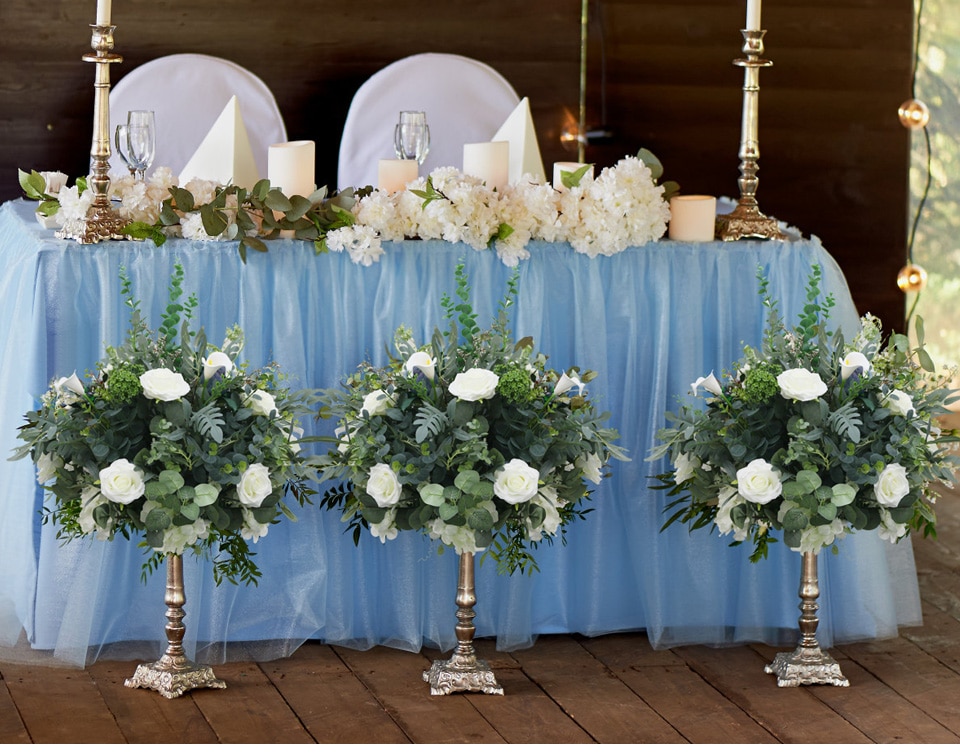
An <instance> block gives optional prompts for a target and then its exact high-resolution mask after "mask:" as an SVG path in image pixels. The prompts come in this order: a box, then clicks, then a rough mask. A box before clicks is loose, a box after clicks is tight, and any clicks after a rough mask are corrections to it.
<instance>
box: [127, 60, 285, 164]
mask: <svg viewBox="0 0 960 756" xmlns="http://www.w3.org/2000/svg"><path fill="white" fill-rule="evenodd" d="M233 95H236V96H237V101H238V102H239V104H240V114H241V116H242V117H243V123H244V126H245V127H246V129H247V136H248V137H249V139H250V147H251V148H252V150H253V157H254V160H255V161H256V164H257V170H258V171H259V174H260V175H261V176H266V175H267V151H268V148H269V146H270V145H271V144H276V143H277V142H286V141H287V128H286V126H285V125H284V122H283V116H282V115H281V113H280V109H279V108H278V107H277V101H276V99H275V98H274V96H273V93H272V92H271V91H270V89H269V88H268V87H267V85H266V84H264V82H263V80H262V79H260V78H259V77H257V76H256V75H255V74H253V73H251V72H250V71H248V70H247V69H245V68H243V67H242V66H239V65H237V64H236V63H234V62H232V61H229V60H225V59H223V58H217V57H214V56H211V55H201V54H197V53H179V54H176V55H167V56H164V57H161V58H155V59H154V60H151V61H148V62H146V63H144V64H143V65H140V66H137V67H136V68H134V69H133V70H132V71H130V72H129V73H128V74H126V75H124V76H123V77H122V78H121V79H120V80H119V81H118V82H117V83H116V85H115V86H114V87H113V88H112V89H111V91H110V139H111V150H112V151H113V153H114V155H113V156H112V158H111V166H112V169H113V171H114V172H117V171H118V170H123V168H124V165H123V161H122V160H121V159H120V157H119V156H117V155H116V147H115V146H114V144H113V135H114V133H115V132H116V128H117V124H119V123H124V122H125V121H126V119H127V111H128V110H152V111H154V113H155V114H156V127H157V148H156V153H155V156H154V160H153V166H152V167H153V168H159V167H161V166H165V167H168V168H170V169H171V170H172V171H173V172H174V173H175V174H179V172H180V171H181V169H183V167H184V166H186V164H187V161H188V160H190V158H191V157H192V156H193V153H194V152H196V150H197V148H198V147H199V146H200V143H201V142H202V141H203V138H204V137H205V136H206V135H207V133H208V132H209V131H210V128H211V127H212V126H213V124H214V122H215V121H216V120H217V118H218V116H219V115H220V113H221V112H223V109H224V107H225V106H226V105H227V103H228V102H229V101H230V98H231V97H232V96H233Z"/></svg>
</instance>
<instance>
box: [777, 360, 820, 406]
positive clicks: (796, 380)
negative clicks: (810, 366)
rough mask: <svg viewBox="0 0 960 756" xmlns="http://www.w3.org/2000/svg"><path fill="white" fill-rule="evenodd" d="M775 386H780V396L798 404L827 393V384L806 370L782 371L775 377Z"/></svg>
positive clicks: (815, 374)
mask: <svg viewBox="0 0 960 756" xmlns="http://www.w3.org/2000/svg"><path fill="white" fill-rule="evenodd" d="M777 384H778V385H779V386H780V396H782V397H783V398H784V399H796V400H797V401H798V402H808V401H810V400H811V399H816V398H817V397H818V396H823V395H824V394H825V393H827V384H825V383H824V382H823V379H822V378H820V376H819V375H818V374H817V373H811V372H810V371H809V370H807V369H806V368H791V369H790V370H784V371H783V372H782V373H780V375H778V376H777Z"/></svg>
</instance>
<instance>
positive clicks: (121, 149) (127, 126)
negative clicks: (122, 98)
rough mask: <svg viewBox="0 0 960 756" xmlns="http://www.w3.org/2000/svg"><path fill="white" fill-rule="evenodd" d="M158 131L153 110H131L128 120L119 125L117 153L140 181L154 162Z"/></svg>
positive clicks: (116, 139)
mask: <svg viewBox="0 0 960 756" xmlns="http://www.w3.org/2000/svg"><path fill="white" fill-rule="evenodd" d="M156 133H157V132H156V125H155V120H154V116H153V111H152V110H131V111H130V112H128V113H127V122H126V123H122V124H120V125H118V126H117V133H116V138H115V143H116V145H117V153H118V154H119V155H120V157H121V158H122V159H123V162H124V163H126V164H127V168H129V169H130V173H132V174H133V175H134V176H135V177H136V178H137V180H139V181H143V179H144V175H145V174H146V172H147V169H148V168H149V167H150V166H151V165H152V164H153V156H154V152H155V151H156V139H157V136H156Z"/></svg>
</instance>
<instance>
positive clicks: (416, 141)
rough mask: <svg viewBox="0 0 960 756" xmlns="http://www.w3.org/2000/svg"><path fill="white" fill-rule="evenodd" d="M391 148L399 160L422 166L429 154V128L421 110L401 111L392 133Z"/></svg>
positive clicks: (425, 115) (425, 116) (424, 114)
mask: <svg viewBox="0 0 960 756" xmlns="http://www.w3.org/2000/svg"><path fill="white" fill-rule="evenodd" d="M393 146H394V149H395V150H396V153H397V157H398V158H400V159H401V160H416V161H417V163H419V164H420V165H423V161H424V159H425V158H426V157H427V153H428V152H430V127H429V126H427V114H426V113H424V112H423V111H422V110H401V111H400V122H399V123H397V125H396V127H395V128H394V131H393Z"/></svg>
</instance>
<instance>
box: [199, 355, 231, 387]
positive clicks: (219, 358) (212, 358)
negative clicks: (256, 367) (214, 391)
mask: <svg viewBox="0 0 960 756" xmlns="http://www.w3.org/2000/svg"><path fill="white" fill-rule="evenodd" d="M221 368H222V369H223V374H224V375H230V374H231V373H232V372H233V370H234V368H233V360H231V359H230V358H229V357H227V355H226V354H224V353H223V352H210V354H208V355H207V356H206V358H205V359H204V361H203V380H205V381H209V380H210V379H211V378H213V376H215V375H216V374H217V371H219V370H220V369H221Z"/></svg>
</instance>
